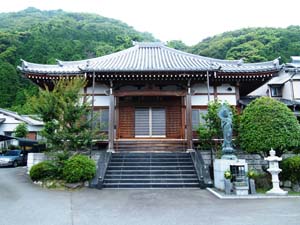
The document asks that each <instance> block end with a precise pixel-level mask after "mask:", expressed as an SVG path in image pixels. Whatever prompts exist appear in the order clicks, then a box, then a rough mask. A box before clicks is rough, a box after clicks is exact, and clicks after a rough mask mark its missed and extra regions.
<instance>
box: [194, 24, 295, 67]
mask: <svg viewBox="0 0 300 225" xmlns="http://www.w3.org/2000/svg"><path fill="white" fill-rule="evenodd" d="M188 51H189V52H191V53H194V54H199V55H203V56H209V57H214V58H220V59H241V58H244V61H245V62H261V61H267V60H273V59H275V58H277V57H279V56H280V57H281V62H282V63H285V62H289V61H290V56H293V55H300V26H290V27H288V28H247V29H241V30H236V31H230V32H225V33H222V34H220V35H216V36H213V37H209V38H206V39H204V40H203V41H201V42H199V43H198V44H197V45H195V46H192V47H191V48H188Z"/></svg>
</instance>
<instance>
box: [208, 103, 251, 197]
mask: <svg viewBox="0 0 300 225" xmlns="http://www.w3.org/2000/svg"><path fill="white" fill-rule="evenodd" d="M218 116H219V117H220V119H221V126H222V131H223V138H224V141H223V144H222V157H221V159H215V160H214V185H215V187H216V188H218V189H220V190H224V189H225V187H224V186H225V185H224V183H225V178H224V172H225V171H228V170H229V171H231V169H232V168H243V170H244V172H245V173H247V171H248V164H247V163H246V160H244V159H238V158H237V157H236V155H235V154H234V148H233V145H232V112H231V110H230V108H229V107H228V106H227V105H226V104H223V105H222V106H221V108H220V110H219V112H218ZM231 172H233V171H231ZM245 179H246V177H245ZM244 183H246V182H236V185H234V187H235V188H234V190H233V191H234V193H235V194H237V195H245V193H246V194H248V185H246V186H245V185H242V186H240V185H238V184H244Z"/></svg>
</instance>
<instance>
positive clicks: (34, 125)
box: [0, 108, 44, 149]
mask: <svg viewBox="0 0 300 225" xmlns="http://www.w3.org/2000/svg"><path fill="white" fill-rule="evenodd" d="M21 123H24V124H26V126H27V129H28V134H27V137H26V138H27V139H29V140H32V141H38V140H40V139H41V136H39V132H40V131H41V130H42V129H43V127H44V123H43V122H42V121H41V120H38V119H34V118H32V117H31V116H29V115H19V114H18V113H16V112H13V111H10V110H7V109H1V108H0V136H2V137H14V136H15V135H14V133H15V130H16V128H17V126H18V125H20V124H21ZM9 145H19V144H18V141H17V140H15V139H8V140H6V141H2V140H1V138H0V149H7V148H8V147H9Z"/></svg>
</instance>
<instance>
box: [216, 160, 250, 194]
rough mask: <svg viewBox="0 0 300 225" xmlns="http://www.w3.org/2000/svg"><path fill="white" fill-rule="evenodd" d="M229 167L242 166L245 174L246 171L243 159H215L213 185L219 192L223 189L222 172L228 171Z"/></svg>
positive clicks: (246, 165) (246, 166)
mask: <svg viewBox="0 0 300 225" xmlns="http://www.w3.org/2000/svg"><path fill="white" fill-rule="evenodd" d="M230 166H244V167H245V172H247V171H248V164H247V163H246V160H245V159H215V160H214V184H215V187H216V188H218V189H220V190H223V191H224V190H225V187H224V180H225V178H224V172H225V171H226V170H230Z"/></svg>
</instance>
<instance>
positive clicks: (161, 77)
mask: <svg viewBox="0 0 300 225" xmlns="http://www.w3.org/2000/svg"><path fill="white" fill-rule="evenodd" d="M280 68H281V66H280V65H279V60H278V59H274V60H273V61H269V62H262V63H244V62H243V60H220V59H214V58H208V57H203V56H199V55H194V54H190V53H186V52H183V51H178V50H175V49H172V48H169V47H167V46H165V45H164V44H162V43H157V42H153V43H134V46H133V47H131V48H129V49H126V50H123V51H120V52H117V53H113V54H109V55H106V56H102V57H98V58H92V59H86V60H80V61H60V60H57V64H56V65H44V64H36V63H32V62H26V61H23V62H22V65H21V66H20V67H19V69H20V70H21V72H22V73H23V74H24V75H25V76H26V77H27V78H29V79H30V80H32V81H33V82H34V83H36V84H37V85H39V86H41V87H43V86H44V85H52V82H53V81H54V80H59V79H75V78H76V77H85V78H86V79H87V80H88V85H87V86H86V88H84V90H83V95H84V96H90V97H91V98H92V99H93V101H92V102H93V106H92V108H93V110H94V111H100V112H101V114H100V118H99V120H100V122H102V123H104V124H106V125H107V126H103V127H102V129H104V130H107V132H108V149H109V150H111V151H113V152H116V153H115V154H113V156H115V157H117V159H118V157H125V156H124V154H125V153H128V152H141V151H142V152H144V153H145V152H148V155H151V153H153V152H168V156H165V158H168V157H169V155H171V154H172V153H173V155H176V157H177V159H178V158H180V157H182V158H185V157H186V155H185V154H188V153H186V150H188V149H193V139H195V138H196V137H195V136H194V137H193V129H195V127H197V126H198V124H199V123H200V121H201V113H205V112H206V110H207V105H208V102H209V101H212V100H214V99H218V100H220V101H227V102H228V103H229V104H231V105H235V106H237V107H238V102H239V100H240V98H241V97H243V96H246V95H248V94H249V93H250V92H252V91H253V90H255V89H257V88H258V87H260V86H261V85H262V84H263V83H265V82H266V81H268V80H269V79H271V78H273V77H276V76H277V75H278V72H279V70H280ZM122 152H123V153H122ZM150 152H151V153H150ZM117 153H119V154H121V156H120V155H119V156H117ZM122 154H123V155H122ZM135 154H137V153H135ZM153 154H154V153H153ZM165 154H167V153H165ZM146 155H147V154H146ZM170 157H171V156H170ZM117 162H118V160H116V161H115V163H117ZM128 168H129V167H128ZM108 170H109V168H108ZM198 175H199V174H198ZM199 176H200V175H199ZM116 183H117V184H118V185H117V186H118V187H121V186H120V181H115V184H116ZM141 183H142V182H141ZM112 186H113V185H112ZM115 186H116V185H115ZM125 186H126V185H125ZM158 186H159V185H158ZM183 186H187V185H183ZM122 187H124V186H122ZM152 187H154V186H153V185H152ZM155 187H156V186H155ZM169 187H170V185H169ZM172 187H173V186H172ZM180 187H181V186H180Z"/></svg>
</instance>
